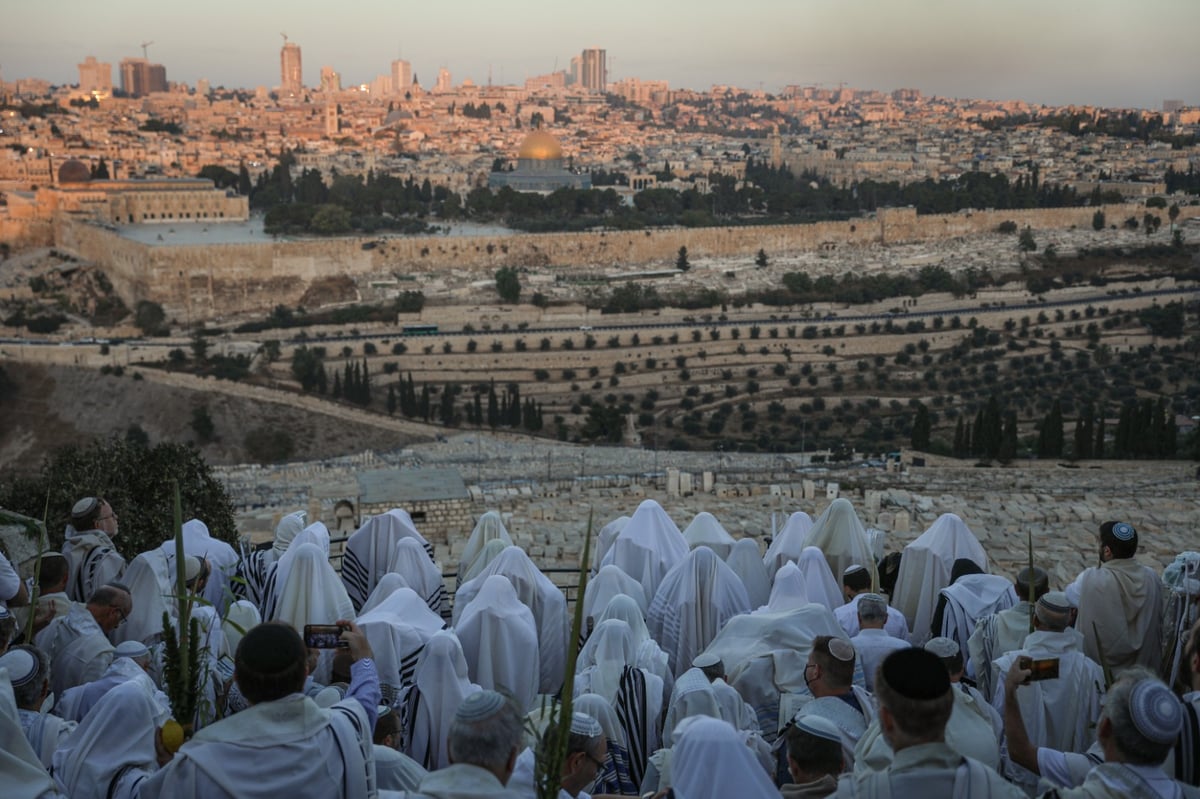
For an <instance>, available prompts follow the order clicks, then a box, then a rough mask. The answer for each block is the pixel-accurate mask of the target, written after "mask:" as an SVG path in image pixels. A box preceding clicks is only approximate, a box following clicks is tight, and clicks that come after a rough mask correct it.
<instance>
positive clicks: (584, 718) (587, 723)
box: [571, 711, 604, 738]
mask: <svg viewBox="0 0 1200 799" xmlns="http://www.w3.org/2000/svg"><path fill="white" fill-rule="evenodd" d="M571 732H572V733H574V734H575V735H583V736H586V737H588V738H595V737H596V736H598V735H603V734H604V728H603V727H601V726H600V722H598V721H596V720H595V719H594V718H592V717H591V716H589V715H588V714H587V713H580V712H579V711H576V712H574V713H572V714H571Z"/></svg>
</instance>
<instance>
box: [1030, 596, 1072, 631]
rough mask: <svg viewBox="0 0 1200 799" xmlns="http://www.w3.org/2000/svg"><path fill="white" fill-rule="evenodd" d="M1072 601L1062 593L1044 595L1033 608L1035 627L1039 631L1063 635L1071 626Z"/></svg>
mask: <svg viewBox="0 0 1200 799" xmlns="http://www.w3.org/2000/svg"><path fill="white" fill-rule="evenodd" d="M1071 610H1072V609H1071V601H1070V600H1069V599H1067V595H1066V594H1064V593H1063V592H1062V591H1050V592H1048V593H1046V594H1043V595H1042V598H1041V599H1039V600H1038V601H1037V604H1036V605H1034V608H1033V625H1034V627H1036V628H1037V629H1039V630H1046V631H1048V632H1052V633H1061V632H1062V631H1063V630H1065V629H1067V628H1068V627H1070V626H1071Z"/></svg>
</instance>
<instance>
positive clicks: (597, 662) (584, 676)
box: [575, 619, 637, 702]
mask: <svg viewBox="0 0 1200 799" xmlns="http://www.w3.org/2000/svg"><path fill="white" fill-rule="evenodd" d="M636 665H637V645H636V644H635V643H634V640H633V631H632V630H631V629H630V628H629V625H628V624H626V623H625V622H623V621H619V620H617V619H608V620H607V621H603V622H600V625H599V626H598V627H596V629H595V630H593V631H592V635H591V637H590V638H588V640H587V643H586V644H584V645H583V650H582V651H581V652H580V653H579V658H578V660H577V661H576V664H575V673H576V674H577V675H579V678H577V679H576V680H575V689H576V692H586V693H594V694H599V695H600V696H603V697H604V698H605V699H607V700H608V701H610V702H611V701H613V700H614V699H616V696H617V688H618V687H620V682H621V674H622V673H623V672H624V670H625V667H626V666H636ZM581 688H583V689H586V690H584V691H581Z"/></svg>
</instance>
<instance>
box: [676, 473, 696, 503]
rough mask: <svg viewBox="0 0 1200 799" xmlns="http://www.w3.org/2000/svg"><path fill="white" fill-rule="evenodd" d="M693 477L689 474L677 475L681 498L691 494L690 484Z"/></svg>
mask: <svg viewBox="0 0 1200 799" xmlns="http://www.w3.org/2000/svg"><path fill="white" fill-rule="evenodd" d="M693 482H694V480H693V475H692V473H691V472H683V473H682V474H680V475H679V493H680V494H681V495H682V496H685V497H690V496H691V495H692V493H693V488H692V483H693Z"/></svg>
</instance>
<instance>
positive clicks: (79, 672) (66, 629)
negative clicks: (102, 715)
mask: <svg viewBox="0 0 1200 799" xmlns="http://www.w3.org/2000/svg"><path fill="white" fill-rule="evenodd" d="M34 640H35V643H36V644H37V647H38V649H41V650H42V651H43V652H45V653H46V655H47V656H48V657H49V658H50V690H51V691H52V692H53V693H54V695H55V696H62V695H63V694H64V693H66V691H67V689H68V688H74V687H75V686H76V685H83V684H84V683H87V682H92V681H93V680H98V679H100V676H101V675H102V674H104V672H105V670H106V669H108V667H109V665H110V664H111V663H112V658H113V645H112V644H111V643H109V640H108V638H107V637H106V636H105V635H104V631H103V630H101V629H100V625H99V624H97V623H96V620H95V618H93V617H92V614H91V612H90V611H89V610H88V609H87V606H86V605H84V604H82V603H80V602H76V603H75V604H73V605H71V610H70V611H69V612H68V613H67V615H66V616H59V617H58V618H56V619H55V620H54V621H52V622H50V626H48V627H47V628H46V629H44V630H42V631H41V632H40V633H38V634H37V637H36V638H35V639H34Z"/></svg>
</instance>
